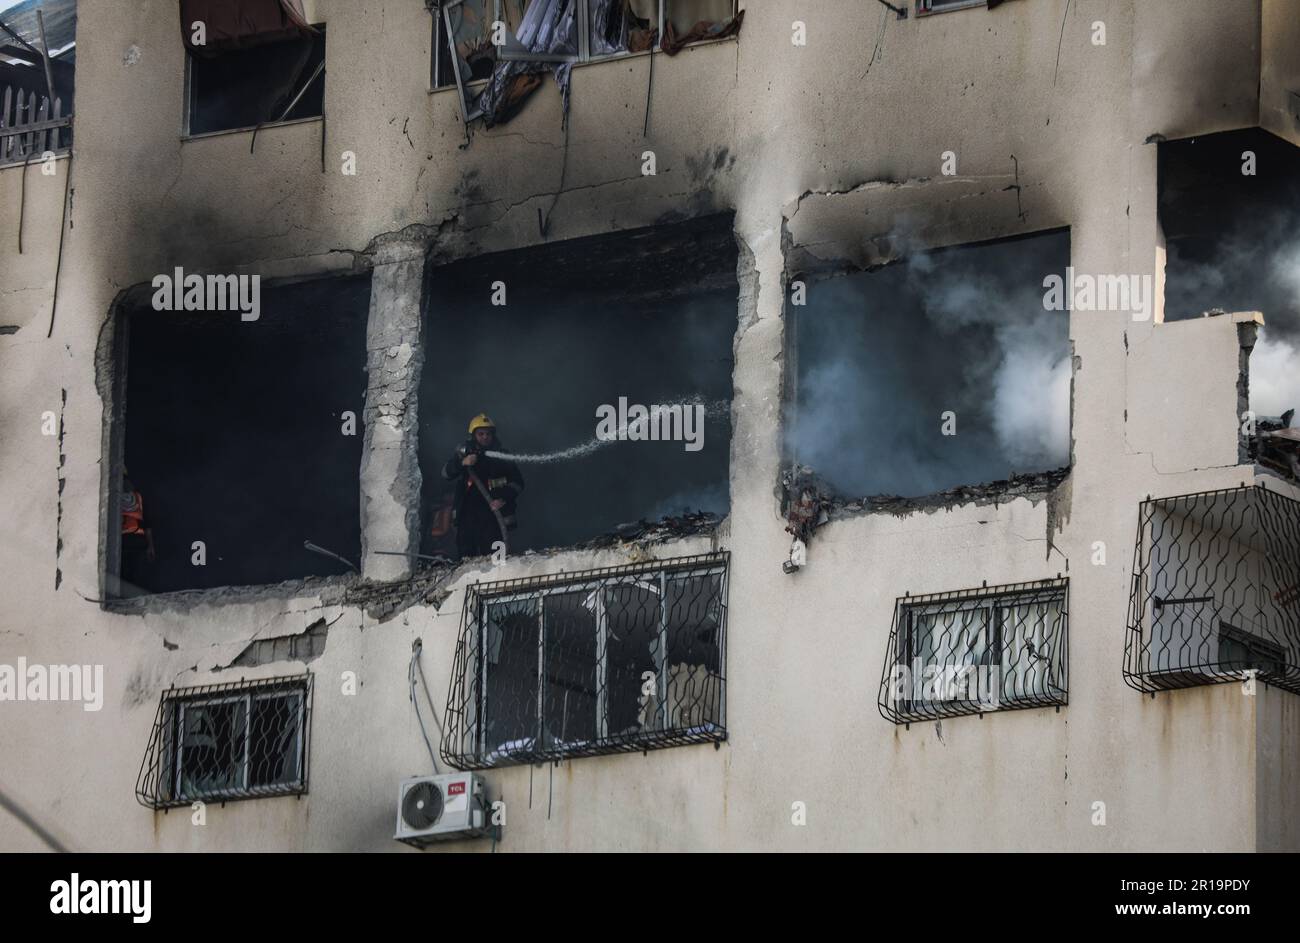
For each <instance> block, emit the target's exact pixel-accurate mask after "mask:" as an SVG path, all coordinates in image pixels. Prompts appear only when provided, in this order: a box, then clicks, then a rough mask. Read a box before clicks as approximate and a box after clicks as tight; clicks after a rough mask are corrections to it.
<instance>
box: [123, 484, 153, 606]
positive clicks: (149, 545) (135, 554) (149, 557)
mask: <svg viewBox="0 0 1300 943" xmlns="http://www.w3.org/2000/svg"><path fill="white" fill-rule="evenodd" d="M121 501H122V566H121V569H120V571H119V572H120V573H121V574H122V579H123V580H125V581H127V582H128V583H134V584H136V585H139V584H140V576H141V575H142V573H143V571H144V568H145V567H144V564H145V563H146V562H148V563H153V562H154V560H155V559H156V558H157V553H156V552H155V550H154V545H153V528H152V527H151V526H149V518H147V517H146V516H145V512H144V498H143V497H141V496H140V492H139V491H137V490H135V485H133V484H132V483H131V479H130V478H128V477H127V475H126V469H125V468H124V469H122V494H121Z"/></svg>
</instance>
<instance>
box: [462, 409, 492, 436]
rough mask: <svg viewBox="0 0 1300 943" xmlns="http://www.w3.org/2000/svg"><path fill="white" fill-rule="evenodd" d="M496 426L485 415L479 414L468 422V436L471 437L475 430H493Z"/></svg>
mask: <svg viewBox="0 0 1300 943" xmlns="http://www.w3.org/2000/svg"><path fill="white" fill-rule="evenodd" d="M496 427H497V424H496V423H495V422H493V421H492V420H491V418H489V416H488V414H487V413H479V414H478V415H477V416H475V417H474V418H473V419H471V420H470V421H469V434H470V435H473V434H474V430H475V429H495V428H496Z"/></svg>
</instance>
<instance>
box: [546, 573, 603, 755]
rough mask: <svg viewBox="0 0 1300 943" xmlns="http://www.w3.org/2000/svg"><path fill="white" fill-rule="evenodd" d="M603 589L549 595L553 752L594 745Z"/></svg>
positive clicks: (549, 715)
mask: <svg viewBox="0 0 1300 943" xmlns="http://www.w3.org/2000/svg"><path fill="white" fill-rule="evenodd" d="M598 593H599V590H578V591H577V592H570V593H555V594H553V595H550V596H546V597H545V600H544V603H543V606H544V609H543V621H544V623H545V626H544V630H545V634H546V658H545V668H546V682H545V683H546V687H545V690H544V691H543V694H542V709H543V715H542V717H543V722H544V724H543V728H544V729H543V733H542V745H543V746H544V747H546V748H548V749H550V748H556V747H566V746H579V745H581V744H584V743H587V742H589V741H592V740H595V739H596V736H597V730H596V700H597V690H598V684H597V659H596V655H597V652H596V616H597V609H598Z"/></svg>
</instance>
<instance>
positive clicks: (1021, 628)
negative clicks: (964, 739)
mask: <svg viewBox="0 0 1300 943" xmlns="http://www.w3.org/2000/svg"><path fill="white" fill-rule="evenodd" d="M1068 588H1069V581H1068V580H1065V579H1055V580H1042V581H1040V582H1036V583H1016V584H1012V585H1006V586H991V587H982V588H980V589H974V590H966V591H963V592H954V593H937V594H934V595H930V596H903V597H902V598H900V599H899V600H898V601H897V602H896V603H895V606H894V624H893V627H892V629H891V630H890V633H889V650H888V654H887V657H886V660H885V670H884V672H883V674H882V676H881V679H880V697H879V702H878V703H879V707H880V712H881V714H883V715H884V716H885V718H886V719H887V720H892V721H893V722H894V723H896V724H903V723H911V722H912V721H921V720H936V719H938V718H941V717H957V716H961V715H963V714H982V713H984V712H986V711H997V710H1016V709H1020V708H1027V707H1050V706H1054V705H1055V706H1060V705H1064V704H1067V703H1068V677H1067V676H1068V659H1067V635H1068V628H1069V611H1068V605H1067V597H1068Z"/></svg>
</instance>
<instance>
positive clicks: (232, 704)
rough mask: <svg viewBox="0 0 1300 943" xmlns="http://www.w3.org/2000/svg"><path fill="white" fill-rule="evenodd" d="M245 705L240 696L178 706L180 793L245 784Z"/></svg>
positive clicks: (204, 792) (210, 791)
mask: <svg viewBox="0 0 1300 943" xmlns="http://www.w3.org/2000/svg"><path fill="white" fill-rule="evenodd" d="M247 707H248V705H247V701H246V700H245V699H244V698H242V697H240V698H224V699H220V700H214V701H207V702H198V703H193V704H184V705H182V706H181V708H180V711H181V737H180V756H179V758H178V760H177V770H178V775H179V781H178V785H177V789H178V792H179V794H180V795H183V796H202V795H211V794H213V793H221V792H225V791H228V790H232V789H239V788H242V787H243V786H244V785H245V783H244V770H245V754H244V748H245V733H246V731H245V725H246V723H247V713H246V712H247Z"/></svg>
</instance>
